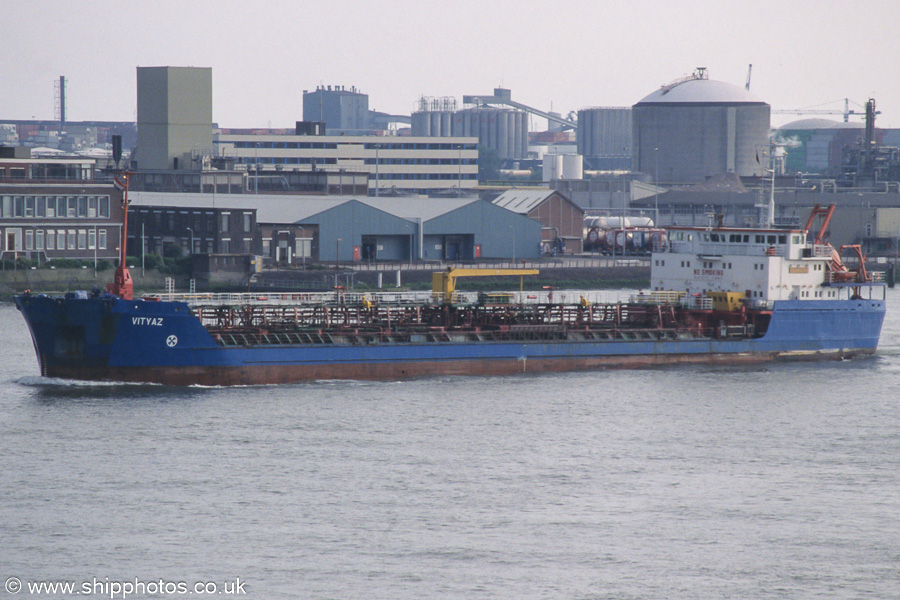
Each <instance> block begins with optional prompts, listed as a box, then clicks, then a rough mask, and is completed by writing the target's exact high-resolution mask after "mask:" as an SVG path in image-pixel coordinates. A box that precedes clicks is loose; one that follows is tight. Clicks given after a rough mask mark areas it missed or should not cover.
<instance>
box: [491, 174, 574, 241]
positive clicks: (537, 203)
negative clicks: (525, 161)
mask: <svg viewBox="0 0 900 600" xmlns="http://www.w3.org/2000/svg"><path fill="white" fill-rule="evenodd" d="M493 203H494V204H496V205H497V206H501V207H503V208H505V209H507V210H511V211H513V212H515V213H518V214H520V215H525V216H527V217H528V218H530V219H534V220H535V221H537V222H538V223H540V224H541V250H542V251H543V252H544V254H580V253H581V252H582V251H583V250H584V243H583V242H584V236H583V227H584V210H582V209H581V207H580V206H578V205H577V204H575V203H574V202H572V201H571V200H569V199H568V198H567V197H566V196H565V195H564V194H562V193H560V192H558V191H556V190H531V189H528V190H522V189H513V190H508V191H506V192H504V193H502V194H500V195H499V196H498V197H496V198H494V200H493Z"/></svg>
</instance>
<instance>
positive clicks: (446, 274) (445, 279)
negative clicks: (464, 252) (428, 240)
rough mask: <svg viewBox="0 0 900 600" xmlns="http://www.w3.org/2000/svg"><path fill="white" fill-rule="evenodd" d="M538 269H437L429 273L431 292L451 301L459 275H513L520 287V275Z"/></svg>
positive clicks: (537, 272) (531, 272) (534, 273)
mask: <svg viewBox="0 0 900 600" xmlns="http://www.w3.org/2000/svg"><path fill="white" fill-rule="evenodd" d="M539 274H540V271H539V270H538V269H454V268H452V267H451V268H448V269H447V270H446V271H439V272H437V273H433V274H432V275H431V292H432V294H433V295H434V296H435V297H438V298H440V300H442V301H443V302H444V303H445V304H450V303H452V302H453V293H454V292H455V291H456V280H457V278H459V277H492V276H494V277H500V276H507V275H515V276H518V277H520V279H519V289H520V290H521V288H522V279H521V278H522V277H524V276H525V275H539Z"/></svg>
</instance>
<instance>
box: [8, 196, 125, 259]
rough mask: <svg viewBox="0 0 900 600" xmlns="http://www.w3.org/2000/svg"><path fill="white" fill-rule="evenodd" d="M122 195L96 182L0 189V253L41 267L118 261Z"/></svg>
mask: <svg viewBox="0 0 900 600" xmlns="http://www.w3.org/2000/svg"><path fill="white" fill-rule="evenodd" d="M122 218H123V211H122V194H121V192H120V191H119V190H118V189H117V188H116V187H114V186H113V185H101V184H98V183H96V182H86V181H77V182H68V183H52V184H51V183H42V182H40V181H28V182H23V183H17V184H0V253H2V257H3V258H4V259H10V258H17V257H24V258H28V259H31V260H35V261H37V262H38V263H40V264H45V263H46V262H47V261H49V260H53V259H56V258H69V259H80V260H95V261H96V260H111V259H114V258H116V257H118V248H119V240H120V239H121V232H122Z"/></svg>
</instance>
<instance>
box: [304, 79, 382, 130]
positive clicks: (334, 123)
mask: <svg viewBox="0 0 900 600" xmlns="http://www.w3.org/2000/svg"><path fill="white" fill-rule="evenodd" d="M332 87H333V88H334V89H332ZM303 120H304V121H315V122H320V123H325V128H326V130H328V129H331V130H340V131H347V132H350V131H354V132H357V133H362V132H364V131H366V130H368V129H369V128H370V119H369V96H368V95H366V94H363V93H361V92H359V91H358V90H357V89H356V88H355V87H351V88H350V89H349V90H348V89H345V88H344V86H339V85H335V86H330V85H328V86H325V85H320V86H318V87H317V88H316V89H315V90H314V91H312V92H308V91H306V90H303Z"/></svg>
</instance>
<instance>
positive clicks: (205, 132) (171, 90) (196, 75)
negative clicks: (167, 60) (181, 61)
mask: <svg viewBox="0 0 900 600" xmlns="http://www.w3.org/2000/svg"><path fill="white" fill-rule="evenodd" d="M137 127H138V130H137V147H138V155H137V156H136V157H133V158H132V162H133V163H134V162H136V168H138V169H142V170H148V169H150V170H153V169H160V170H176V171H177V170H179V169H186V170H194V171H198V170H201V169H202V168H203V157H208V156H210V155H211V154H212V150H213V144H212V131H213V124H212V69H210V68H200V67H138V68H137Z"/></svg>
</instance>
